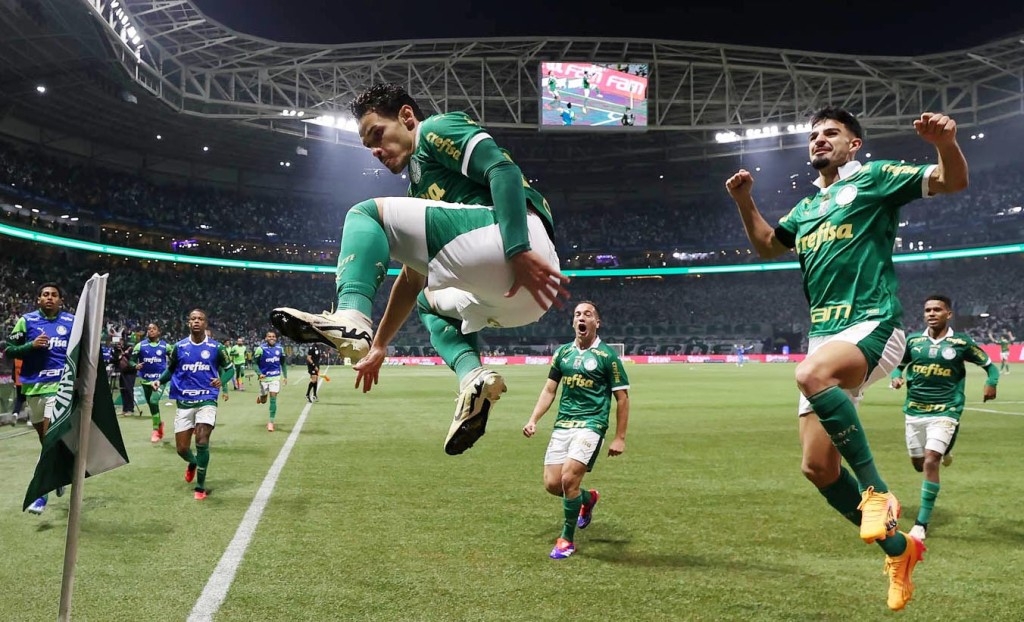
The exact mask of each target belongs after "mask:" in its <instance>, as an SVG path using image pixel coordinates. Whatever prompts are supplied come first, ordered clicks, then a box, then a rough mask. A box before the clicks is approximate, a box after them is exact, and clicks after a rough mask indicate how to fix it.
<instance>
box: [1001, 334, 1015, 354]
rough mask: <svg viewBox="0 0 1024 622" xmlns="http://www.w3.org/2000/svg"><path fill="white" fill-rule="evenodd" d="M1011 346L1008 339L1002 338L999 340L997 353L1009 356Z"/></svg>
mask: <svg viewBox="0 0 1024 622" xmlns="http://www.w3.org/2000/svg"><path fill="white" fill-rule="evenodd" d="M1011 345H1013V342H1012V341H1010V338H1009V337H1003V338H1002V339H1000V340H999V351H1000V352H1001V353H1002V354H1004V355H1006V354H1009V352H1010V346H1011Z"/></svg>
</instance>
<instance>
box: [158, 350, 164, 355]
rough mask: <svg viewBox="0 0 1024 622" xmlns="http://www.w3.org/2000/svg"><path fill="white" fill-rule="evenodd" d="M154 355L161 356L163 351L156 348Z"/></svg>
mask: <svg viewBox="0 0 1024 622" xmlns="http://www.w3.org/2000/svg"><path fill="white" fill-rule="evenodd" d="M156 355H157V356H163V355H164V351H163V350H157V351H156Z"/></svg>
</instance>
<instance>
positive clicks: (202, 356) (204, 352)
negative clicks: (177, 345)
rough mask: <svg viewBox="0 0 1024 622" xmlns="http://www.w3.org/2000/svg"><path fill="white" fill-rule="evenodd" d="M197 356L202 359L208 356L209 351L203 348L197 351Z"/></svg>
mask: <svg viewBox="0 0 1024 622" xmlns="http://www.w3.org/2000/svg"><path fill="white" fill-rule="evenodd" d="M199 357H200V358H202V359H203V360H206V359H208V358H210V351H209V350H203V351H202V352H200V353H199Z"/></svg>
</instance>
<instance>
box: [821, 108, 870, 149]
mask: <svg viewBox="0 0 1024 622" xmlns="http://www.w3.org/2000/svg"><path fill="white" fill-rule="evenodd" d="M827 119H832V120H833V121H839V122H840V123H842V124H843V125H845V126H846V129H848V130H850V131H851V132H853V135H854V136H856V137H857V138H859V139H861V140H864V128H862V127H861V126H860V121H858V120H857V117H855V116H853V113H851V112H850V111H848V110H846V109H845V108H840V107H839V106H831V105H830V106H825V107H824V108H822V109H820V110H818V111H817V112H815V113H814V114H812V115H811V127H812V128H813V127H814V126H815V125H817V124H819V123H821V122H822V121H825V120H827Z"/></svg>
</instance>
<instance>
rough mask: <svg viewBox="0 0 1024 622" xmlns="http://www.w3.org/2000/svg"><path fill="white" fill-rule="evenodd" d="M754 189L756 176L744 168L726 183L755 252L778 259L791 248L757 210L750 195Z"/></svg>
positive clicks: (768, 257)
mask: <svg viewBox="0 0 1024 622" xmlns="http://www.w3.org/2000/svg"><path fill="white" fill-rule="evenodd" d="M753 187H754V176H753V175H751V174H750V171H747V170H746V169H742V168H741V169H740V170H738V171H737V172H736V174H735V175H733V176H732V177H730V178H729V179H727V180H726V181H725V189H726V191H727V192H728V193H729V196H731V197H732V200H733V201H734V202H735V203H736V207H737V208H738V209H739V210H740V218H741V219H742V220H743V228H744V229H745V230H746V232H747V238H749V239H750V243H751V244H752V245H753V246H754V250H755V251H757V254H758V255H759V256H761V257H763V258H765V259H771V258H772V257H778V256H779V255H782V254H783V253H785V252H786V251H788V250H789V248H788V247H787V246H786V245H785V244H783V243H782V242H780V241H779V239H778V238H777V237H776V236H775V227H772V226H771V225H769V224H768V221H766V220H765V219H764V216H762V215H761V212H760V210H758V209H757V204H756V203H754V197H753V196H751V194H750V191H751V190H752V189H753Z"/></svg>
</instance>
